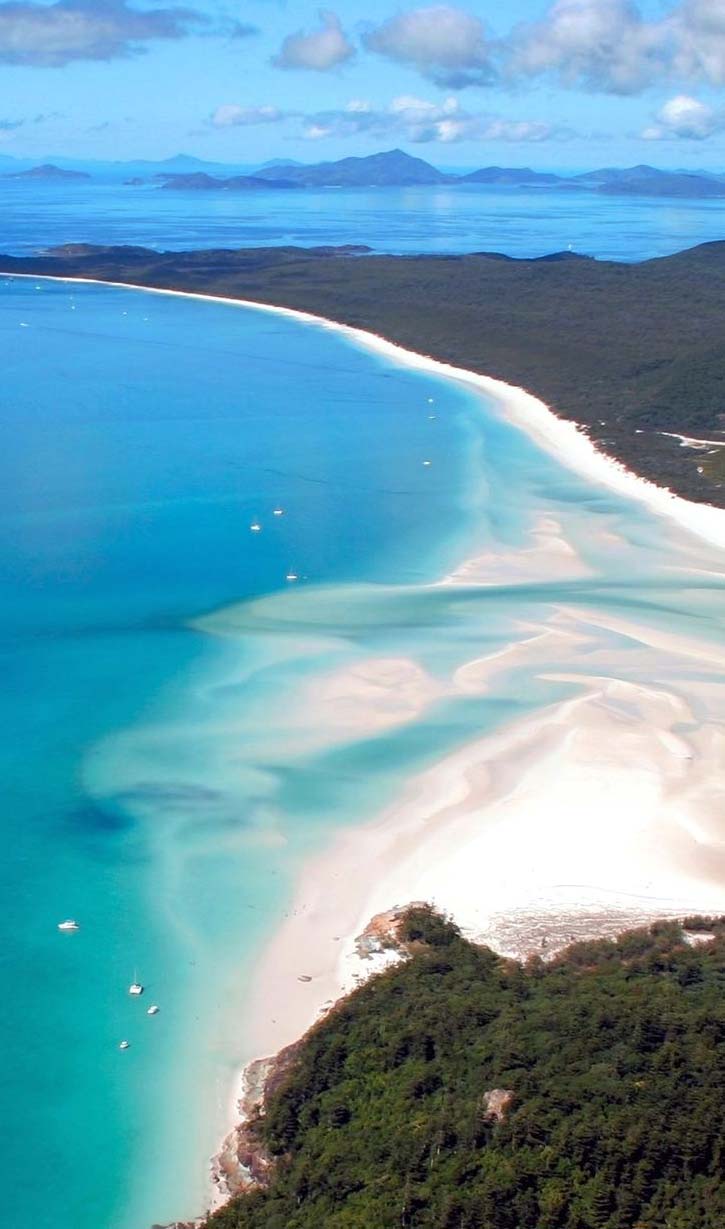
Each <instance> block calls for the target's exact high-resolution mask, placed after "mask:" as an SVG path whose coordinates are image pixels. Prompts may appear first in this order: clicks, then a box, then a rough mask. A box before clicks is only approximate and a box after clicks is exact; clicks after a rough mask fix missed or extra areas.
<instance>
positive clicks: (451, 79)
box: [363, 4, 494, 89]
mask: <svg viewBox="0 0 725 1229" xmlns="http://www.w3.org/2000/svg"><path fill="white" fill-rule="evenodd" d="M363 42H364V44H365V46H366V47H367V49H368V50H369V51H375V52H377V53H378V54H379V55H383V56H385V57H386V58H387V59H389V60H395V61H397V62H398V63H400V64H411V65H413V66H414V67H415V68H417V69H418V70H419V72H421V73H422V74H423V75H424V76H426V77H429V78H430V79H431V80H432V81H435V82H436V84H438V85H442V86H445V87H447V88H449V89H461V88H463V87H464V86H467V85H487V84H489V83H490V82H491V81H492V80H493V77H494V71H493V67H492V64H491V60H490V56H489V48H488V44H487V41H486V36H485V31H484V27H483V22H482V21H481V20H480V19H479V18H478V17H475V16H474V15H473V14H472V13H468V12H466V11H465V9H461V8H456V7H454V6H452V5H447V4H439V5H433V6H431V7H429V8H419V9H411V10H409V11H408V12H406V13H399V14H398V15H397V16H395V17H391V18H389V20H388V21H384V22H383V23H382V25H380V26H377V27H375V28H373V29H370V30H368V31H367V32H366V33H365V34H364V35H363Z"/></svg>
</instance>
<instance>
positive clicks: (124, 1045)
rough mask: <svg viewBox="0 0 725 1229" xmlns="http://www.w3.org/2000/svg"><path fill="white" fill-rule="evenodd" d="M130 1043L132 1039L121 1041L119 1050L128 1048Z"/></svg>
mask: <svg viewBox="0 0 725 1229" xmlns="http://www.w3.org/2000/svg"><path fill="white" fill-rule="evenodd" d="M130 1044H131V1042H130V1041H119V1043H118V1048H119V1050H127V1049H128V1047H129V1046H130Z"/></svg>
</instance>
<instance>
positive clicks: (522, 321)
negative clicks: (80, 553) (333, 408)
mask: <svg viewBox="0 0 725 1229" xmlns="http://www.w3.org/2000/svg"><path fill="white" fill-rule="evenodd" d="M0 270H2V272H5V273H8V272H19V273H30V272H32V273H51V274H56V275H69V276H79V277H97V278H105V279H107V280H111V281H119V282H128V283H129V284H131V285H138V286H158V287H166V288H170V289H177V290H193V291H196V292H199V293H208V294H221V295H228V296H229V297H231V298H235V297H236V298H246V299H255V300H258V301H260V302H265V303H275V304H280V305H282V306H287V307H296V308H301V309H304V310H307V311H312V312H316V313H317V314H319V315H322V316H329V317H332V318H333V319H335V320H340V321H343V322H344V323H346V324H352V325H356V326H358V327H359V328H364V329H369V330H371V331H372V332H376V333H381V334H382V335H383V336H385V337H388V338H390V339H391V340H392V341H396V342H398V343H400V344H401V345H404V346H407V347H409V348H410V349H413V350H418V351H423V352H424V353H427V354H431V355H433V356H434V357H436V358H439V359H442V360H443V361H444V362H449V363H453V364H455V365H456V366H459V367H465V368H468V369H472V370H474V371H480V372H482V373H484V374H488V375H492V376H496V377H498V378H500V379H503V380H506V381H507V382H508V383H510V384H517V385H522V386H523V387H524V388H527V389H529V390H530V391H531V392H533V393H536V394H537V395H538V396H539V397H541V398H542V399H543V400H544V401H546V402H547V403H548V404H549V405H551V406H553V407H554V408H555V409H556V411H557V412H558V413H559V414H562V415H563V416H564V417H566V418H573V419H575V420H576V421H577V422H580V423H582V424H585V425H586V427H587V430H588V431H589V433H590V434H591V436H592V437H593V438H594V439H595V440H597V441H598V442H599V443H600V444H601V446H602V447H603V448H604V449H605V451H607V452H609V453H610V454H611V455H613V456H616V457H618V458H619V459H620V460H622V461H624V462H625V463H626V464H627V465H629V466H631V467H632V468H633V469H635V470H637V471H638V472H639V473H641V474H643V475H644V476H645V477H647V478H650V479H652V480H653V481H655V482H658V483H660V484H665V485H667V486H671V487H672V488H673V489H674V490H677V491H679V493H680V494H682V495H685V496H687V497H688V498H690V499H699V500H705V501H708V502H711V503H715V504H721V505H723V506H725V482H723V477H722V467H721V466H717V465H710V464H709V458H705V459H706V462H707V464H703V458H704V457H705V454H704V453H702V452H696V451H693V450H691V449H688V448H682V447H681V446H680V442H679V440H677V439H672V438H668V437H667V436H664V435H662V434H661V432H663V431H665V432H667V431H670V432H678V431H679V432H681V433H682V434H684V435H693V436H702V437H705V438H713V436H714V435H715V437H716V438H719V437H720V436H721V434H722V433H723V432H724V431H725V348H724V347H723V344H722V329H723V319H725V243H708V244H703V245H701V246H700V247H697V248H693V249H692V250H691V251H688V252H681V253H680V254H679V255H676V256H668V257H666V258H664V259H661V260H648V261H644V262H643V263H641V264H638V265H625V264H616V263H614V262H612V261H594V260H587V259H584V258H582V257H576V256H572V254H571V253H562V254H560V255H559V256H558V257H551V258H546V259H542V260H511V259H508V258H506V257H502V256H497V255H495V254H491V253H488V254H485V253H483V254H477V255H471V256H450V257H435V256H420V257H400V256H374V255H369V254H368V255H364V254H360V253H358V252H356V251H355V250H352V251H351V250H349V249H338V250H335V249H329V248H328V249H313V250H306V249H300V248H266V249H265V248H249V249H241V250H239V251H198V252H152V251H149V250H146V249H144V248H128V247H126V248H117V247H108V248H100V247H90V246H84V245H71V246H70V247H66V248H61V249H57V250H56V251H55V252H51V253H43V254H41V255H38V256H34V257H27V258H17V257H10V256H3V257H0ZM698 467H701V468H702V469H703V471H704V472H703V473H700V472H699V470H698Z"/></svg>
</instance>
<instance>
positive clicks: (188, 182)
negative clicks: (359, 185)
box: [156, 171, 302, 192]
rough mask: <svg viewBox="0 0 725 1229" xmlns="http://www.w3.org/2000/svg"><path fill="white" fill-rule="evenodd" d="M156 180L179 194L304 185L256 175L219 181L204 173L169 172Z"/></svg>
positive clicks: (264, 190)
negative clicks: (178, 173) (161, 181)
mask: <svg viewBox="0 0 725 1229" xmlns="http://www.w3.org/2000/svg"><path fill="white" fill-rule="evenodd" d="M156 178H157V179H163V181H164V182H163V183H162V185H161V187H162V188H170V189H172V190H173V191H177V192H179V191H181V192H255V191H256V192H259V191H263V192H269V191H273V190H274V189H275V188H300V187H302V184H298V183H293V182H292V180H290V179H280V178H278V177H276V178H270V179H262V178H260V177H259V176H255V175H231V176H229V178H227V179H217V178H215V177H214V176H213V175H206V174H205V173H204V172H203V171H194V172H192V173H191V174H190V175H174V174H169V173H168V172H167V173H165V174H162V175H158V176H156Z"/></svg>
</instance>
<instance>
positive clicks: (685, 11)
mask: <svg viewBox="0 0 725 1229" xmlns="http://www.w3.org/2000/svg"><path fill="white" fill-rule="evenodd" d="M670 21H671V25H672V29H673V34H674V38H675V41H676V51H675V55H674V61H673V71H674V75H675V76H676V77H679V78H680V79H681V80H690V81H708V82H710V83H711V84H712V85H723V84H725V4H723V0H685V2H684V3H683V4H682V5H681V7H680V8H679V9H676V10H675V12H674V13H673V15H672V17H671V19H670Z"/></svg>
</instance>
